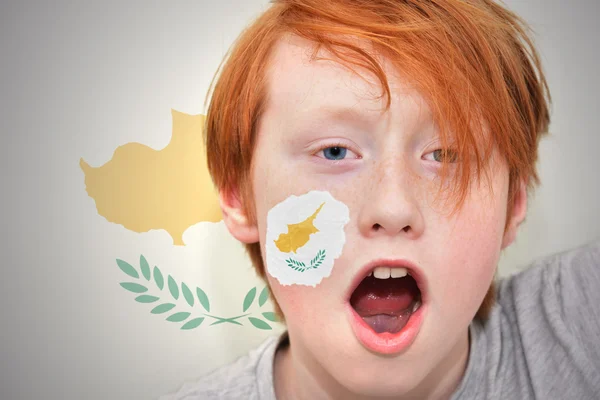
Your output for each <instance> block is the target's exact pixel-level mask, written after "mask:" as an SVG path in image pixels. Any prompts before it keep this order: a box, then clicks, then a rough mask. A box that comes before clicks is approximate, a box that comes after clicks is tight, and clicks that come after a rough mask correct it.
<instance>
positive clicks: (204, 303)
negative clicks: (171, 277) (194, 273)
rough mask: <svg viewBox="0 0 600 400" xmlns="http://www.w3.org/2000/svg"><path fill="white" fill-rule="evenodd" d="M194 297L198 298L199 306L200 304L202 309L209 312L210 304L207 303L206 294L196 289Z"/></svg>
mask: <svg viewBox="0 0 600 400" xmlns="http://www.w3.org/2000/svg"><path fill="white" fill-rule="evenodd" d="M196 295H197V296H198V301H199V302H200V304H202V307H204V309H205V310H206V311H210V302H209V301H208V296H207V295H206V293H204V290H202V289H200V288H199V287H197V288H196Z"/></svg>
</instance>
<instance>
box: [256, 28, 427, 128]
mask: <svg viewBox="0 0 600 400" xmlns="http://www.w3.org/2000/svg"><path fill="white" fill-rule="evenodd" d="M315 46H316V45H315V43H313V42H311V41H309V40H306V39H303V38H300V37H297V36H294V35H286V36H285V37H283V38H282V39H280V40H279V41H278V42H277V43H276V45H275V46H274V48H273V53H272V55H271V57H270V61H269V68H268V70H267V92H268V96H267V99H268V100H267V108H268V109H271V110H270V111H273V112H299V111H311V112H319V113H322V114H329V115H334V116H336V115H338V116H339V115H340V114H346V115H347V116H353V115H357V114H378V113H381V112H383V111H384V110H385V105H386V100H387V99H386V97H385V96H383V94H384V89H383V87H382V85H381V82H380V81H379V79H378V78H377V77H376V76H375V75H374V74H372V73H371V72H370V71H368V70H366V69H364V68H360V67H358V66H356V65H348V64H344V63H343V62H342V61H341V60H339V59H336V57H335V56H334V55H333V54H331V53H330V52H329V51H327V50H325V49H323V48H321V49H319V51H318V53H316V55H315V53H314V50H315ZM377 60H378V62H379V63H380V65H381V66H382V68H383V70H384V72H385V74H386V78H387V80H388V85H389V87H390V91H391V95H392V98H391V103H392V106H393V105H394V104H399V103H401V102H406V101H411V102H413V103H417V105H418V108H419V109H420V112H425V113H426V115H425V116H427V117H430V114H431V113H430V111H429V107H428V106H427V104H426V103H425V102H424V101H423V98H422V97H421V96H420V94H419V93H418V92H417V91H416V90H415V89H414V88H412V87H411V85H409V84H408V83H407V82H406V81H405V80H404V79H402V77H401V76H400V74H399V73H398V72H397V71H396V70H395V69H394V68H393V66H392V65H391V62H389V60H387V59H385V58H384V57H377Z"/></svg>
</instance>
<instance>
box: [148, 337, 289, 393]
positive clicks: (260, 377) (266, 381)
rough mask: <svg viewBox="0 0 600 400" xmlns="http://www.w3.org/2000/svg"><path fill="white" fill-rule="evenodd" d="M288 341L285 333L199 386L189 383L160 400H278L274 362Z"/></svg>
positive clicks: (220, 370)
mask: <svg viewBox="0 0 600 400" xmlns="http://www.w3.org/2000/svg"><path fill="white" fill-rule="evenodd" d="M285 340H287V334H286V333H285V332H284V333H283V334H281V335H280V336H271V337H269V338H267V339H266V340H265V341H264V342H263V343H262V344H261V345H260V346H259V347H257V348H255V349H253V350H251V351H250V352H249V353H248V354H246V355H244V356H242V357H239V358H238V359H236V360H235V361H234V362H232V363H231V364H227V365H224V366H222V367H220V368H217V369H216V370H214V371H212V372H210V373H209V374H207V375H205V376H203V377H202V378H200V379H199V380H197V381H195V382H190V383H186V384H184V385H183V386H182V387H181V389H179V390H178V391H177V392H176V393H173V394H169V395H165V396H162V397H160V399H159V400H196V399H202V400H204V399H215V400H216V399H225V400H227V399H258V398H261V399H275V394H274V390H273V387H274V386H273V360H274V357H275V352H276V350H277V347H278V346H279V345H280V344H281V343H282V342H284V341H285Z"/></svg>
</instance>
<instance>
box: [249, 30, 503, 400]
mask: <svg viewBox="0 0 600 400" xmlns="http://www.w3.org/2000/svg"><path fill="white" fill-rule="evenodd" d="M311 51H312V47H311V46H310V44H309V43H307V42H304V41H301V40H300V39H286V40H282V41H281V42H280V43H279V44H278V46H277V47H276V49H275V50H274V54H273V58H272V59H271V62H270V65H271V69H270V71H269V72H268V76H267V77H268V101H267V104H266V108H265V112H264V114H263V116H262V118H261V123H260V127H259V131H258V136H257V144H256V148H255V153H254V158H253V171H252V179H253V190H254V195H255V199H254V200H255V206H256V216H257V224H258V229H259V233H260V238H261V249H262V252H263V259H265V243H264V239H265V234H266V230H267V227H266V221H267V213H268V212H269V210H270V209H271V208H272V207H273V206H275V205H276V204H277V203H279V202H281V201H282V200H284V199H286V198H287V197H289V196H290V195H301V194H304V193H306V192H309V191H311V190H323V191H329V192H330V193H331V194H332V195H333V196H334V197H335V198H336V199H338V200H340V201H342V202H343V203H345V204H346V205H347V206H348V208H349V210H350V222H349V223H348V224H347V225H346V228H345V232H346V244H345V247H344V250H343V252H342V255H341V256H340V258H338V259H337V261H336V263H335V265H334V267H333V271H332V273H331V276H330V277H328V278H325V279H324V280H323V281H322V282H321V283H320V284H319V285H318V286H316V287H315V288H313V287H308V286H300V285H291V286H282V285H280V284H279V282H278V281H277V280H276V279H274V278H273V277H268V279H269V282H270V284H271V287H272V290H273V292H274V295H275V297H276V298H277V300H278V302H279V304H280V306H281V308H282V310H283V312H284V314H285V316H286V320H287V327H288V330H289V334H290V338H291V346H292V353H293V354H295V356H294V357H296V361H295V362H300V363H301V364H302V365H303V366H304V367H305V369H306V371H309V372H308V373H309V374H313V375H314V376H313V378H314V379H315V381H317V382H320V383H319V384H320V385H331V384H332V383H331V382H334V383H333V385H334V386H335V385H338V386H339V388H345V389H349V390H352V391H354V392H356V393H362V394H368V395H376V394H379V395H384V394H386V393H387V394H389V393H396V394H398V393H409V392H412V393H417V392H418V391H419V390H420V388H422V387H426V386H428V385H429V386H431V385H433V386H435V385H437V384H439V383H440V382H441V381H443V380H444V379H446V378H445V376H446V375H448V374H449V373H452V370H453V369H454V370H456V371H454V372H456V373H460V371H458V370H459V369H460V368H464V363H465V361H466V353H467V350H468V339H467V338H468V335H467V332H468V325H469V323H470V321H471V320H472V318H473V316H474V315H475V313H476V311H477V309H478V308H479V306H480V304H481V301H482V300H483V298H484V296H485V294H486V291H487V289H488V288H489V285H490V283H491V281H492V278H493V275H494V271H495V269H496V266H497V262H498V258H499V254H500V250H501V243H502V235H503V228H504V222H505V218H506V204H507V193H508V169H507V168H506V166H505V165H504V163H502V162H501V161H500V160H499V159H498V158H497V157H494V160H492V162H491V163H490V168H494V171H495V172H494V173H493V174H492V179H493V181H492V188H493V193H492V192H490V191H489V189H488V186H487V184H486V183H485V180H484V181H482V184H481V185H479V184H477V183H475V184H474V185H473V186H472V189H471V191H470V194H469V195H468V197H467V199H466V201H465V203H464V206H463V207H462V208H461V210H460V211H459V212H458V213H456V214H455V215H453V216H452V217H450V216H449V211H450V210H449V208H445V207H446V206H443V205H441V204H442V203H439V204H437V203H435V202H434V195H435V193H436V190H437V188H438V185H439V179H438V178H439V171H440V165H441V164H440V163H441V162H444V161H445V160H446V161H448V160H450V159H451V157H450V158H444V157H443V154H444V153H443V152H442V151H440V145H439V138H438V133H437V131H436V127H435V124H434V123H433V121H432V118H431V113H430V110H429V108H428V106H427V104H426V103H425V102H424V100H423V99H422V97H421V96H420V95H419V94H418V93H417V92H415V91H414V90H412V89H411V88H410V87H409V86H407V85H406V84H405V83H404V82H403V81H402V80H401V79H400V77H398V76H397V74H396V73H395V72H394V70H393V69H391V68H390V67H389V65H388V64H385V63H384V64H383V65H384V67H385V70H386V73H387V75H388V79H389V83H390V87H391V89H392V99H391V100H392V102H391V108H390V109H389V110H388V111H387V112H384V111H383V110H384V100H382V99H379V100H378V99H376V96H377V95H378V94H379V93H380V90H381V89H380V87H379V86H378V85H376V84H373V83H369V82H367V81H365V80H364V79H363V78H361V77H359V76H357V75H355V74H352V73H351V72H350V71H349V70H348V69H346V68H344V67H343V66H341V65H340V64H338V63H335V62H332V61H314V60H313V61H311V60H310V59H309V55H310V54H311ZM365 77H366V78H368V76H366V75H365ZM450 206H451V205H449V206H448V207H450ZM382 258H385V259H406V260H411V261H412V262H413V263H415V264H416V265H417V266H418V267H419V269H420V270H421V272H422V274H423V276H424V278H425V280H426V282H427V288H428V289H427V298H428V301H427V304H426V311H425V313H424V317H423V322H422V325H421V328H420V330H419V333H418V335H417V336H416V338H415V340H414V341H413V342H412V344H411V345H410V346H409V347H407V348H406V349H405V350H404V351H402V352H401V353H400V354H396V355H394V356H383V355H381V354H376V353H374V352H371V351H369V350H368V349H366V348H365V347H364V346H362V345H361V343H360V342H359V340H357V337H356V336H355V334H354V332H353V330H352V328H351V326H350V323H349V320H348V314H347V312H346V307H347V301H348V299H347V297H346V295H347V292H348V290H349V288H350V285H351V284H352V281H353V280H354V279H355V277H356V276H357V273H358V271H359V270H361V268H363V267H364V266H365V265H366V264H368V263H369V262H372V261H373V260H379V259H382ZM457 371H458V372H457Z"/></svg>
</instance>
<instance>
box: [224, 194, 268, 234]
mask: <svg viewBox="0 0 600 400" xmlns="http://www.w3.org/2000/svg"><path fill="white" fill-rule="evenodd" d="M219 205H220V206H221V211H222V212H223V221H224V222H225V225H226V226H227V229H228V230H229V232H230V233H231V234H232V235H233V237H235V238H236V239H237V240H239V241H240V242H243V243H256V242H258V240H259V234H258V226H257V224H256V223H255V222H253V221H251V220H250V218H249V217H248V215H247V214H246V212H245V210H244V207H243V204H242V202H241V200H240V196H239V193H237V192H233V191H220V192H219Z"/></svg>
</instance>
